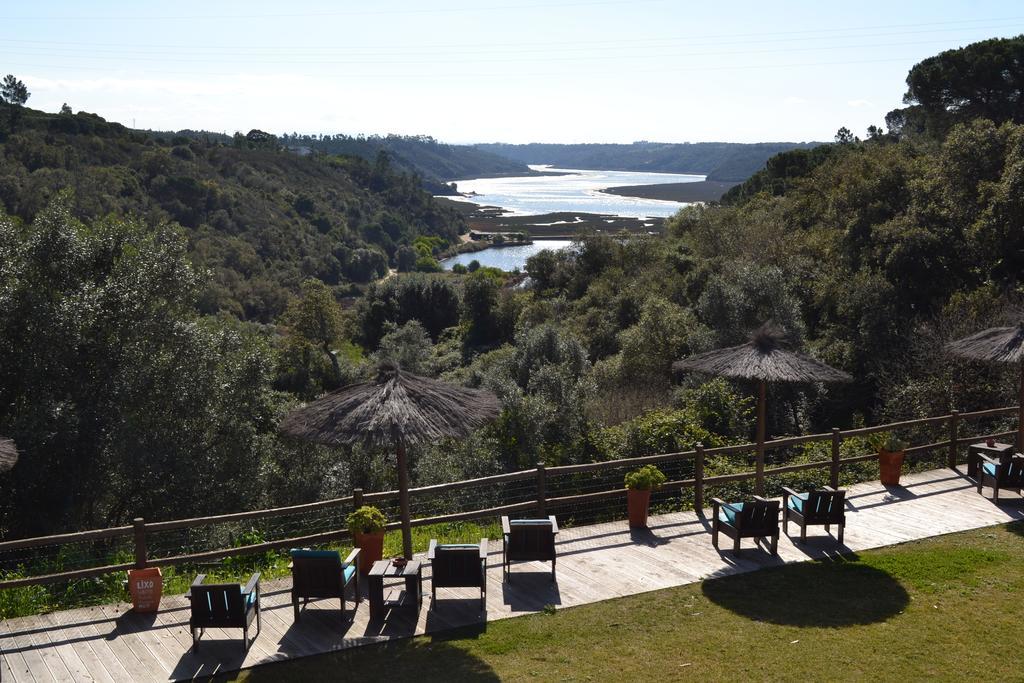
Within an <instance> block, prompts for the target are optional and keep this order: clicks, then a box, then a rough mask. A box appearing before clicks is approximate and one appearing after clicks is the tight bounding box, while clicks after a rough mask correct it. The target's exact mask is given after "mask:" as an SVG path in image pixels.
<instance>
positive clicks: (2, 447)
mask: <svg viewBox="0 0 1024 683" xmlns="http://www.w3.org/2000/svg"><path fill="white" fill-rule="evenodd" d="M17 462H18V449H17V448H15V446H14V442H13V441H12V440H10V439H5V438H3V437H2V436H0V472H6V471H7V470H9V469H11V468H12V467H14V464H15V463H17Z"/></svg>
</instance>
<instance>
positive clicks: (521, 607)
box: [501, 569, 562, 612]
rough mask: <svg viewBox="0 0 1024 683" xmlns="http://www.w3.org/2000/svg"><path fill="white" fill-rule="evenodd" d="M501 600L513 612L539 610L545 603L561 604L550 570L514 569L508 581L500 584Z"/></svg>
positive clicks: (556, 585)
mask: <svg viewBox="0 0 1024 683" xmlns="http://www.w3.org/2000/svg"><path fill="white" fill-rule="evenodd" d="M501 596H502V602H503V603H504V604H506V605H508V607H509V609H510V610H511V611H513V612H540V611H541V610H543V609H544V607H545V606H546V605H561V604H562V594H561V592H560V591H559V590H558V582H557V581H552V580H551V570H549V569H545V570H544V571H516V572H515V573H514V574H513V575H512V577H511V580H510V581H508V580H507V581H505V582H504V583H502V584H501Z"/></svg>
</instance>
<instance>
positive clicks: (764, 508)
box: [711, 496, 779, 555]
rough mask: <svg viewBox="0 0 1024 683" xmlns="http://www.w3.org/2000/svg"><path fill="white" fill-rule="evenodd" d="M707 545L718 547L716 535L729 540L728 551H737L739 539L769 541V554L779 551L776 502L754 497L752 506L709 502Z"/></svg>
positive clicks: (721, 501) (718, 500) (716, 501)
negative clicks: (709, 538) (709, 539)
mask: <svg viewBox="0 0 1024 683" xmlns="http://www.w3.org/2000/svg"><path fill="white" fill-rule="evenodd" d="M711 503H712V505H713V506H714V510H713V512H714V516H713V517H712V519H711V543H712V545H714V546H715V547H716V548H717V547H718V533H719V532H721V533H723V534H725V535H726V536H728V537H729V538H731V539H732V540H733V545H732V549H733V550H739V549H740V539H741V538H755V539H756V538H763V539H764V540H765V543H767V542H768V539H769V538H770V539H771V553H772V555H776V554H777V553H778V549H779V501H777V500H766V499H764V498H762V497H761V496H754V502H752V503H726V502H725V501H724V500H721V499H719V498H712V499H711Z"/></svg>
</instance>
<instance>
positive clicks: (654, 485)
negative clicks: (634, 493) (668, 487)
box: [625, 465, 667, 491]
mask: <svg viewBox="0 0 1024 683" xmlns="http://www.w3.org/2000/svg"><path fill="white" fill-rule="evenodd" d="M666 481H667V479H666V477H665V475H664V473H662V471H661V470H659V469H658V468H657V467H655V466H654V465H644V466H643V467H641V468H639V469H635V470H633V471H632V472H630V473H629V474H627V475H626V479H625V482H626V488H627V489H637V490H639V491H653V490H656V489H659V488H661V485H662V484H664V483H665V482H666Z"/></svg>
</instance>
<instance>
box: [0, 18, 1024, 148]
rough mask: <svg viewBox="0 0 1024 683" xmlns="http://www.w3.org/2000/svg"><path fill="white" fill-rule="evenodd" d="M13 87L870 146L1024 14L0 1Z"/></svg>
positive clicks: (152, 116)
mask: <svg viewBox="0 0 1024 683" xmlns="http://www.w3.org/2000/svg"><path fill="white" fill-rule="evenodd" d="M0 26H3V31H2V32H0V73H13V74H15V75H16V76H18V77H19V78H20V79H21V80H23V81H24V82H25V83H26V85H27V86H28V88H29V90H30V92H31V93H32V95H31V99H30V100H29V102H28V105H29V106H31V107H34V108H37V109H43V110H47V111H57V110H59V109H60V107H61V105H62V104H63V103H65V102H66V103H67V104H68V105H69V106H70V107H71V108H72V109H73V110H75V111H83V110H84V111H88V112H93V113H96V114H99V115H100V116H102V117H104V118H106V119H108V120H113V121H118V122H120V123H123V124H125V125H128V126H134V127H137V128H145V129H153V130H179V129H183V128H192V129H202V130H210V131H217V132H227V133H233V132H235V131H242V132H246V131H248V130H250V129H253V128H258V129H261V130H265V131H269V132H272V133H276V134H280V133H285V132H288V133H290V132H298V133H325V134H326V133H331V134H333V133H346V134H350V135H355V134H367V135H369V134H382V135H383V134H388V133H398V134H403V135H430V136H433V137H435V138H437V139H438V140H442V141H444V142H451V143H472V142H516V143H522V142H632V141H635V140H650V141H659V142H702V141H727V142H764V141H810V140H831V139H832V138H833V136H834V135H835V132H836V130H837V129H838V128H839V127H840V126H846V127H847V128H849V129H850V130H852V131H853V132H854V133H855V134H858V135H861V136H863V135H864V131H865V129H866V128H867V126H868V125H871V124H875V125H879V126H881V125H883V124H884V117H885V114H886V112H888V111H890V110H892V109H894V108H896V107H899V106H901V100H902V96H903V93H904V92H905V90H906V88H905V79H906V75H907V71H908V70H909V69H910V67H912V66H913V65H914V64H915V63H917V62H919V61H920V60H922V59H924V58H925V57H929V56H931V55H934V54H937V53H939V52H941V51H943V50H947V49H953V48H957V47H961V46H964V45H967V44H969V43H972V42H975V41H978V40H984V39H986V38H992V37H1009V36H1014V35H1019V34H1021V33H1024V5H1022V4H1021V3H1020V2H1019V0H1015V1H1010V0H1001V1H986V0H972V1H970V2H964V1H956V2H954V1H946V0H929V1H926V2H920V1H907V2H901V1H899V0H897V1H896V2H893V1H892V0H888V1H887V2H876V1H875V0H862V1H861V2H858V3H838V2H830V1H829V0H817V1H816V2H787V1H785V0H775V1H773V2H764V1H763V0H759V1H757V2H745V1H744V2H741V1H737V0H732V1H729V0H724V1H723V0H718V1H711V2H708V1H707V0H704V1H703V2H691V1H689V0H548V1H547V2H545V1H543V0H522V1H521V2H517V1H515V0H477V1H476V2H473V1H471V0H437V1H431V0H418V1H417V0H377V1H375V2H372V3H371V2H365V1H363V2H348V1H334V2H327V1H321V2H313V1H307V0H290V1H289V2H260V1H258V0H248V1H244V2H235V1H225V2H221V1H218V0H206V1H205V2H196V1H194V0H178V1H177V2H174V3H167V2H160V3H156V2H138V1H137V0H136V1H135V2H112V1H111V2H106V1H100V0H94V1H90V2H83V1H82V0H75V1H68V2H47V1H46V0H39V1H37V2H32V3H27V2H14V1H12V0H3V2H0Z"/></svg>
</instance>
